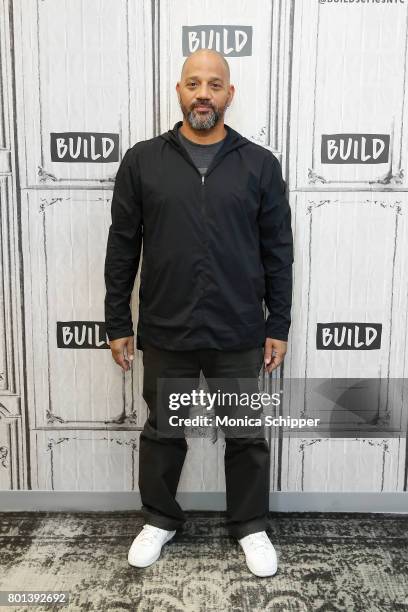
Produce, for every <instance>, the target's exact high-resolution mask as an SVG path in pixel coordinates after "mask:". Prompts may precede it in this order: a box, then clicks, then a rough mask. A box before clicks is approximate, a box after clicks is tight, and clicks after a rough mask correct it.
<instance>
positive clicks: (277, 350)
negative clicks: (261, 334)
mask: <svg viewBox="0 0 408 612" xmlns="http://www.w3.org/2000/svg"><path fill="white" fill-rule="evenodd" d="M287 348H288V343H287V342H285V341H284V340H275V339H274V338H266V341H265V350H264V364H265V370H266V371H267V372H268V373H270V372H272V370H274V369H275V368H277V367H278V366H279V365H280V364H281V363H282V361H283V358H284V357H285V354H286V351H287Z"/></svg>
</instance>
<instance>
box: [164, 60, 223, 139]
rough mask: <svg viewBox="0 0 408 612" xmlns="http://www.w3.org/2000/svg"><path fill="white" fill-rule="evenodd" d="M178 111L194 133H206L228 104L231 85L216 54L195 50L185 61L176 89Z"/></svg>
mask: <svg viewBox="0 0 408 612" xmlns="http://www.w3.org/2000/svg"><path fill="white" fill-rule="evenodd" d="M176 90H177V95H178V99H179V104H180V108H181V110H182V113H183V116H184V118H185V120H186V121H188V123H189V125H190V127H191V128H193V129H194V130H209V129H211V128H213V127H214V126H215V125H216V124H217V123H218V122H219V121H220V120H222V121H223V119H224V113H225V111H226V109H227V107H228V106H229V105H230V104H231V101H232V98H233V96H234V91H235V88H234V85H231V84H230V70H229V66H228V63H227V61H226V59H225V58H224V56H223V55H221V53H218V51H214V50H212V49H199V50H198V51H195V52H194V53H192V54H191V55H189V57H187V59H186V60H185V62H184V64H183V67H182V70H181V77H180V81H179V82H178V83H177V85H176Z"/></svg>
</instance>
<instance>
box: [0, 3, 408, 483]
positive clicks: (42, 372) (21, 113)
mask: <svg viewBox="0 0 408 612" xmlns="http://www.w3.org/2000/svg"><path fill="white" fill-rule="evenodd" d="M0 7H1V11H2V17H3V19H2V20H1V23H0V27H1V31H0V44H1V54H0V57H1V96H0V109H1V113H0V128H1V129H0V139H1V142H0V174H1V176H0V202H1V218H0V228H1V234H0V280H1V283H0V487H1V489H3V490H11V489H34V490H35V489H40V490H65V491H67V490H70V491H129V490H137V473H138V443H139V434H140V430H141V428H142V426H143V422H144V420H145V416H146V406H145V404H144V401H143V399H142V396H141V392H142V374H143V372H142V364H141V353H140V352H136V356H137V361H136V363H135V364H134V368H133V370H132V371H129V372H127V373H124V372H122V370H121V369H120V368H119V367H118V366H117V365H116V364H115V363H114V362H113V360H112V358H111V354H110V350H109V347H108V345H107V343H106V336H105V331H104V293H105V287H104V277H103V265H104V257H105V249H106V240H107V234H108V228H109V224H110V201H111V196H112V188H113V180H114V177H115V173H116V171H117V168H118V163H119V161H120V159H121V157H122V156H123V154H124V152H125V151H126V149H127V148H128V147H129V146H131V145H133V144H134V143H135V142H137V141H139V140H144V139H146V138H151V137H153V136H155V135H158V134H160V133H162V132H164V131H166V130H168V129H169V128H171V127H173V124H174V123H175V121H177V120H179V119H181V112H180V109H179V106H178V101H177V95H176V92H175V84H176V82H177V80H178V78H179V75H180V69H181V65H182V63H183V61H184V59H185V55H187V54H188V53H189V52H191V51H194V50H195V49H196V48H199V47H201V46H207V47H208V46H209V45H210V44H213V45H215V44H216V42H217V40H218V41H219V43H220V46H219V47H218V50H220V51H221V52H223V53H224V55H225V57H226V58H227V60H228V62H229V65H230V68H231V82H232V83H234V85H235V87H236V94H235V98H234V101H233V104H232V106H231V108H230V109H229V110H228V114H227V116H226V119H225V120H226V122H227V123H228V124H229V125H231V126H232V127H234V128H235V129H237V130H238V131H239V132H241V133H242V134H243V135H244V136H247V137H249V138H251V139H253V140H255V141H257V142H259V143H260V144H262V145H264V146H267V147H270V148H271V149H272V150H273V152H274V153H275V154H276V155H277V156H278V158H279V159H280V161H281V163H282V168H283V174H284V178H285V180H286V181H287V184H288V195H289V200H290V205H291V208H292V215H293V230H294V236H295V265H294V300H293V310H292V314H293V323H292V328H291V331H290V337H289V350H288V354H287V356H286V360H285V366H284V371H282V372H279V373H278V375H282V376H284V377H286V378H289V377H299V378H300V377H306V378H313V377H350V378H352V377H360V378H365V377H367V378H375V377H378V378H381V379H384V380H385V381H387V380H389V379H392V378H404V377H405V374H406V370H407V365H408V357H407V355H408V351H407V312H408V304H407V298H408V295H407V294H408V291H407V288H408V283H407V280H408V279H407V274H408V270H407V263H408V257H407V255H408V236H407V223H406V218H407V198H406V192H407V187H408V183H407V180H408V179H407V176H406V168H407V150H408V148H407V144H408V142H407V140H408V139H407V128H408V117H407V98H408V96H407V87H406V67H407V38H408V28H407V4H401V3H398V4H375V3H372V4H362V5H360V4H351V3H348V4H343V3H339V2H337V3H335V2H329V1H326V2H318V0H258V1H257V2H249V1H243V0H241V1H237V0H225V1H223V2H218V1H217V0H206V2H202V1H197V0H189V1H188V2H187V1H185V2H183V1H180V0H177V1H176V0H138V1H136V0H134V1H131V0H117V1H116V2H115V3H113V2H110V1H108V0H65V1H64V0H59V1H57V0H14V1H11V2H8V1H7V0H0ZM216 34H217V35H218V38H217V36H216ZM183 41H184V46H183ZM189 44H190V47H189V46H188V45H189ZM213 48H217V47H215V46H213ZM78 134H80V135H81V140H80V141H77V140H75V141H74V142H80V144H81V148H80V149H78V150H75V149H73V150H71V158H70V157H69V151H68V152H67V153H66V154H65V156H63V157H62V158H58V157H56V153H55V150H53V146H54V145H53V143H56V142H57V141H56V138H60V139H62V140H60V141H59V142H60V143H61V142H62V143H67V142H68V138H69V137H70V135H71V136H72V137H75V139H76V137H77V136H78ZM103 137H105V138H108V140H105V142H109V143H110V142H113V153H112V155H111V157H109V156H107V157H106V158H104V157H103V151H102V149H101V142H102V138H103ZM348 138H351V140H348ZM328 140H329V141H330V140H331V141H333V143H334V144H332V145H331V147H329V148H327V146H326V143H327V141H328ZM342 141H343V142H344V143H345V144H346V145H347V143H348V142H351V143H352V145H353V146H352V149H351V151H350V153H349V155H348V156H347V155H346V154H344V155H343V158H341V157H339V153H337V157H336V156H335V157H334V158H333V159H331V158H327V152H329V153H333V154H335V153H336V148H335V147H336V145H337V144H340V143H341V142H342ZM84 143H87V144H84ZM363 144H364V145H365V149H364V150H362V145H363ZM376 145H378V146H379V147H380V148H383V152H382V154H381V156H380V157H378V158H376V157H375V151H373V148H372V147H373V146H376ZM325 147H326V148H325ZM60 150H63V147H62V149H60ZM77 154H78V155H79V156H78V157H75V156H76V155H77ZM81 156H82V161H81ZM138 283H139V275H138V276H137V280H136V284H135V290H134V292H133V298H132V309H133V315H134V324H135V326H136V323H137V312H138V303H137V300H138ZM355 322H358V323H359V324H360V327H361V324H368V325H371V326H372V325H375V326H377V327H376V329H377V331H378V330H379V326H381V329H380V331H379V332H378V334H379V337H378V342H379V347H378V348H376V349H373V350H364V349H365V348H368V347H364V346H363V349H361V348H360V349H356V348H355V349H352V350H345V349H346V348H347V347H345V346H343V347H342V348H343V349H344V350H332V349H330V347H329V348H327V347H325V350H322V348H318V342H317V339H316V338H317V335H318V333H319V324H321V323H324V324H328V325H332V326H333V324H337V327H339V323H347V324H348V325H351V327H352V326H353V323H355ZM335 326H336V325H334V327H335ZM340 327H341V325H340ZM135 329H136V327H135ZM263 382H264V384H265V385H266V388H267V389H269V388H270V386H271V384H272V385H274V384H276V382H277V381H276V373H275V374H274V377H273V379H272V381H271V380H266V379H265V380H264V381H263ZM381 392H382V391H381V389H379V393H381ZM288 401H291V400H290V398H289V399H288ZM292 401H295V400H292ZM305 406H306V405H305ZM305 409H307V408H305ZM294 410H295V408H294ZM297 410H299V407H297ZM403 411H404V410H403V404H401V418H402V416H403ZM406 442H407V437H406V434H404V435H401V436H394V437H390V438H387V437H384V438H372V439H371V438H360V437H356V438H344V439H343V438H338V439H333V438H329V437H327V438H324V437H319V438H304V439H302V438H299V437H292V438H287V437H284V436H282V435H281V432H280V431H279V430H278V429H276V430H273V431H272V432H271V445H272V456H271V490H272V491H279V490H280V491H374V492H380V491H406V490H407V469H408V453H407V450H406ZM189 446H190V450H189V454H188V456H187V460H186V464H185V467H184V470H183V474H182V480H181V483H180V487H179V490H180V491H188V492H190V491H223V490H224V484H225V483H224V474H223V459H222V457H223V443H222V440H220V441H218V442H217V444H215V445H213V444H212V443H211V441H210V440H197V439H196V440H190V441H189Z"/></svg>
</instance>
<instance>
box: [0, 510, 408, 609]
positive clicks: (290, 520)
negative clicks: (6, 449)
mask: <svg viewBox="0 0 408 612" xmlns="http://www.w3.org/2000/svg"><path fill="white" fill-rule="evenodd" d="M0 516H1V543H0V546H1V548H0V550H1V554H0V558H1V576H0V590H3V591H4V590H10V589H20V590H30V589H33V590H36V591H39V590H41V589H47V590H55V591H58V590H65V591H69V592H70V598H71V599H70V604H69V605H68V606H64V607H59V608H56V607H54V608H51V607H48V608H46V607H40V606H36V607H32V608H27V607H20V606H13V607H10V608H6V607H1V608H0V611H3V610H13V611H14V612H18V611H20V610H28V609H30V610H36V611H37V612H40V611H41V610H51V609H55V610H56V609H59V610H70V611H71V610H72V611H74V610H97V611H101V612H110V611H113V610H132V611H142V612H186V611H189V612H190V611H192V612H202V611H203V612H204V611H207V610H217V611H219V612H224V611H225V612H226V611H228V612H229V611H232V612H241V611H247V610H248V611H251V612H258V611H259V612H261V611H262V612H264V611H266V610H268V611H272V610H273V611H274V612H275V611H284V612H287V611H292V610H293V611H295V610H296V611H305V612H306V611H307V612H310V611H315V610H318V611H320V612H337V611H340V610H341V611H345V612H354V611H356V612H368V611H370V612H371V611H372V612H377V611H378V612H380V611H381V612H382V611H387V612H388V611H392V612H395V611H398V610H408V515H395V514H355V513H352V514H346V513H290V514H288V513H271V515H270V522H269V535H270V537H271V539H272V542H273V543H274V545H275V548H276V550H277V554H278V563H279V567H278V572H277V574H275V576H273V577H270V578H257V577H255V576H253V575H252V574H251V573H250V572H249V571H248V570H247V568H246V565H245V561H244V556H243V553H242V551H241V548H240V547H239V544H238V543H237V542H236V541H235V540H233V539H232V538H230V536H229V535H228V534H227V531H226V529H225V525H224V515H223V513H220V512H215V513H204V512H190V513H188V518H189V520H188V522H187V523H186V525H185V527H184V529H183V531H179V532H178V533H177V534H176V536H175V538H174V539H173V540H172V541H171V542H170V543H168V544H166V545H165V547H164V549H163V553H162V557H161V558H160V559H159V561H158V562H157V563H155V564H154V565H152V566H150V567H149V568H147V569H145V570H142V569H137V568H133V567H131V566H129V565H128V563H127V551H128V548H129V546H130V544H131V542H132V540H133V538H134V536H135V535H136V534H137V533H138V531H139V530H140V528H141V525H142V520H141V518H140V516H139V514H138V513H137V512H98V513H91V512H81V513H65V512H55V513H54V512H53V513H48V512H37V513H27V512H6V513H2V514H1V515H0Z"/></svg>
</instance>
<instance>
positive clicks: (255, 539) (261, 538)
mask: <svg viewBox="0 0 408 612" xmlns="http://www.w3.org/2000/svg"><path fill="white" fill-rule="evenodd" d="M248 542H249V543H250V544H251V545H252V546H253V548H257V549H259V550H264V551H265V552H266V551H268V552H269V551H270V546H271V542H270V540H269V538H268V536H267V535H266V533H254V534H251V535H250V539H249V540H248Z"/></svg>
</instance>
